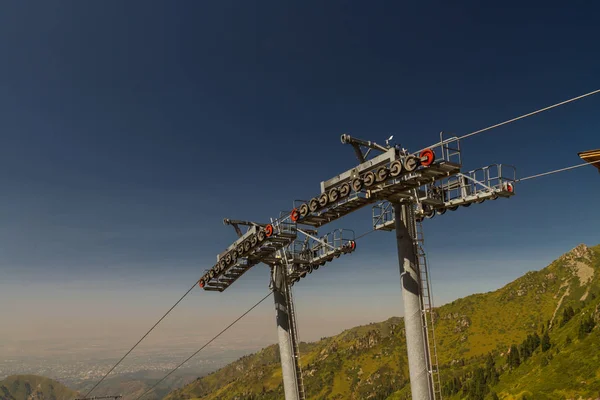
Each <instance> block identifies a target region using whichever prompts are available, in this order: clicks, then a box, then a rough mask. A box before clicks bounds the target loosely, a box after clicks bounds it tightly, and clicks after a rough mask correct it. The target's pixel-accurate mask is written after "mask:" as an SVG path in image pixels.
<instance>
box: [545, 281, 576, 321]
mask: <svg viewBox="0 0 600 400" xmlns="http://www.w3.org/2000/svg"><path fill="white" fill-rule="evenodd" d="M565 284H566V285H568V283H566V282H565ZM562 287H564V284H563V285H562V286H561V288H562ZM570 289H571V288H570V287H567V290H566V291H565V294H563V295H562V297H561V298H560V300H558V304H557V305H556V308H555V309H554V313H553V314H552V319H551V320H550V326H549V327H548V329H550V328H552V324H553V323H554V317H556V312H557V311H558V309H559V308H560V305H561V304H562V302H563V299H564V298H565V297H566V296H568V295H569V293H570Z"/></svg>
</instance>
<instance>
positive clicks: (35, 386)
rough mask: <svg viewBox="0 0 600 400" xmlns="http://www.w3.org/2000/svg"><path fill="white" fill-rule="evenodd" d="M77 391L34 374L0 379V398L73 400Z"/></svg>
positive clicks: (0, 399) (4, 399)
mask: <svg viewBox="0 0 600 400" xmlns="http://www.w3.org/2000/svg"><path fill="white" fill-rule="evenodd" d="M77 396H78V393H77V392H75V391H74V390H71V389H69V388H68V387H66V386H65V385H63V384H62V383H59V382H57V381H55V380H52V379H50V378H44V377H42V376H36V375H13V376H9V377H8V378H6V379H4V380H3V381H0V400H73V399H74V398H76V397H77Z"/></svg>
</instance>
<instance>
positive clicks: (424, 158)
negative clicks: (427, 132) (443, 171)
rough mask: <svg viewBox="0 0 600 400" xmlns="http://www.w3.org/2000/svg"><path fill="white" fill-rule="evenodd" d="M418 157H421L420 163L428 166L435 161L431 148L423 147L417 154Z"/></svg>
mask: <svg viewBox="0 0 600 400" xmlns="http://www.w3.org/2000/svg"><path fill="white" fill-rule="evenodd" d="M419 158H421V165H424V166H426V167H428V166H430V165H431V164H433V162H434V161H435V153H434V152H433V150H431V149H425V150H423V151H422V152H421V154H419Z"/></svg>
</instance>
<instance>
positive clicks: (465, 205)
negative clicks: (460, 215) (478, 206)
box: [461, 203, 471, 207]
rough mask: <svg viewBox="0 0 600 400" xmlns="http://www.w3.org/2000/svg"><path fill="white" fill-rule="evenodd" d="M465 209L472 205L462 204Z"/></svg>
mask: <svg viewBox="0 0 600 400" xmlns="http://www.w3.org/2000/svg"><path fill="white" fill-rule="evenodd" d="M461 205H462V206H463V207H469V206H470V205H471V203H465V204H461Z"/></svg>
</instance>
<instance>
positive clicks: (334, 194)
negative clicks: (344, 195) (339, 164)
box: [329, 188, 340, 203]
mask: <svg viewBox="0 0 600 400" xmlns="http://www.w3.org/2000/svg"><path fill="white" fill-rule="evenodd" d="M339 198H340V192H339V191H338V190H337V189H336V188H333V189H331V190H330V191H329V202H330V203H335V202H336V201H338V199H339Z"/></svg>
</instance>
